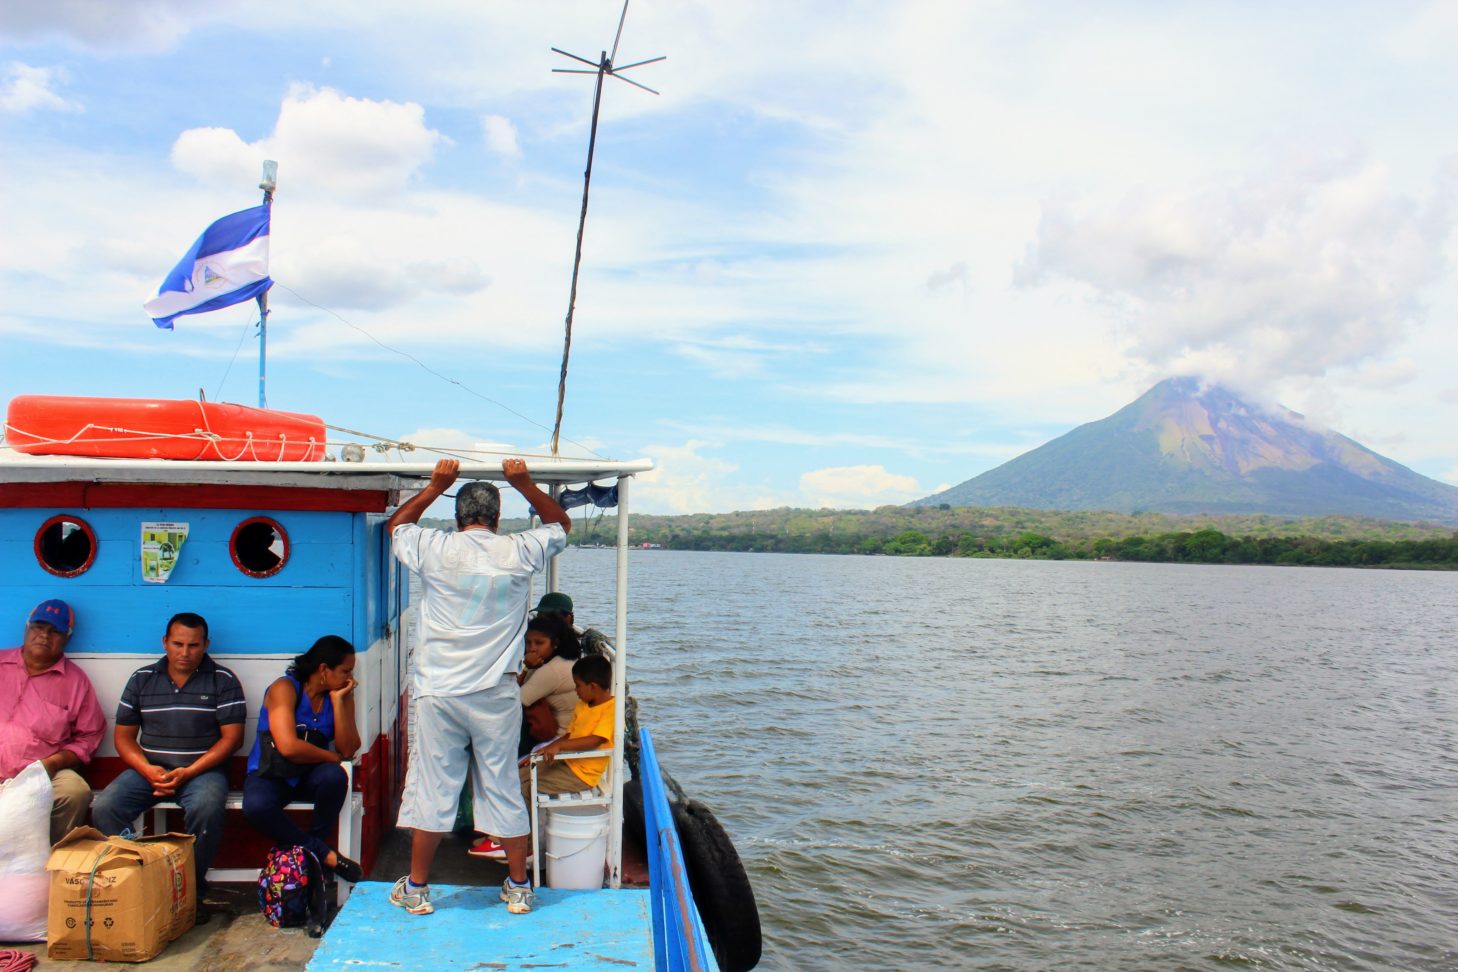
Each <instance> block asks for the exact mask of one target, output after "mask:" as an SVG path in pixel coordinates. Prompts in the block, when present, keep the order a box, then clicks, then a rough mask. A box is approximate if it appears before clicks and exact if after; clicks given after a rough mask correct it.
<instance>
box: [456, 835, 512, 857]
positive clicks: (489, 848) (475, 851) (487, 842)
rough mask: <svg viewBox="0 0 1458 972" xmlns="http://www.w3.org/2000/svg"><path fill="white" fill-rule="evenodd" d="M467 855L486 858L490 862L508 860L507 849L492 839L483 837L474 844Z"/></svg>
mask: <svg viewBox="0 0 1458 972" xmlns="http://www.w3.org/2000/svg"><path fill="white" fill-rule="evenodd" d="M466 853H467V854H470V855H471V856H472V857H484V858H486V859H487V860H490V861H504V860H506V848H505V847H502V846H501V845H500V844H499V843H497V842H496V841H495V840H494V839H493V838H491V837H482V838H481V839H480V840H478V841H477V842H476V843H474V844H472V845H471V849H470V850H468V851H466Z"/></svg>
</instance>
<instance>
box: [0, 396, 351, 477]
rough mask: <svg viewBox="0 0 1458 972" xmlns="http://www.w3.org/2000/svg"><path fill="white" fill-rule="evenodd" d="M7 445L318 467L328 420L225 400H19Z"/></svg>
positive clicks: (10, 413)
mask: <svg viewBox="0 0 1458 972" xmlns="http://www.w3.org/2000/svg"><path fill="white" fill-rule="evenodd" d="M5 441H6V442H7V443H8V444H9V445H10V447H11V448H13V449H14V450H15V451H16V452H23V453H26V454H28V455H49V456H88V457H93V458H101V459H180V460H199V459H202V460H225V461H233V460H242V461H258V462H315V461H318V460H321V459H323V458H324V450H325V447H326V442H325V432H324V422H323V420H322V419H320V418H319V417H318V416H315V415H302V414H299V413H297V412H281V411H278V410H276V409H269V408H250V407H249V406H247V405H230V404H225V403H222V402H194V401H186V400H174V399H150V398H87V397H80V396H63V395H18V396H16V397H15V398H12V399H11V400H10V407H9V409H8V410H7V411H6V415H5Z"/></svg>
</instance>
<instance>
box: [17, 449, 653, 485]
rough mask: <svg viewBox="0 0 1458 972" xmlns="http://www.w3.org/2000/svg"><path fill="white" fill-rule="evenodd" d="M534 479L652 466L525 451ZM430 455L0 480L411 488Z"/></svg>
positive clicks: (134, 462) (180, 465)
mask: <svg viewBox="0 0 1458 972" xmlns="http://www.w3.org/2000/svg"><path fill="white" fill-rule="evenodd" d="M526 462H527V470H528V471H529V472H530V473H531V476H532V479H533V480H534V481H535V482H537V483H544V484H561V485H569V484H573V483H586V482H591V481H594V480H603V479H617V478H619V477H621V476H632V475H634V474H635V473H643V472H648V471H649V470H651V469H652V468H653V461H652V460H651V459H632V460H623V461H618V460H611V459H561V458H545V457H535V458H533V457H526ZM434 468H435V463H434V462H183V461H177V460H169V459H91V458H80V457H75V456H24V457H21V456H14V457H11V458H7V459H6V460H5V461H0V483H57V482H77V481H83V482H93V483H186V484H190V485H196V484H206V485H236V486H312V487H317V488H322V489H387V490H389V489H415V488H418V487H420V486H423V485H424V481H425V480H428V479H430V474H431V470H432V469H434ZM460 478H461V479H463V480H470V479H489V480H495V481H498V482H504V481H505V480H504V478H503V477H502V475H501V463H500V462H475V461H471V460H462V462H461V472H460Z"/></svg>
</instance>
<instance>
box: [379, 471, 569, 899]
mask: <svg viewBox="0 0 1458 972" xmlns="http://www.w3.org/2000/svg"><path fill="white" fill-rule="evenodd" d="M460 465H461V464H460V463H459V462H457V461H456V460H454V459H442V460H441V461H440V462H438V463H436V464H435V470H434V472H433V473H432V474H431V477H430V485H428V486H426V487H425V489H423V490H421V491H420V492H419V493H417V494H416V495H415V496H413V497H411V498H410V499H409V500H408V501H407V502H405V503H404V504H403V505H402V506H401V507H400V508H399V509H398V510H396V511H395V512H394V514H393V515H391V517H390V519H389V521H388V522H387V523H386V524H385V528H386V529H387V530H388V531H389V532H390V536H391V538H392V541H393V543H392V549H393V550H394V552H395V557H396V559H398V560H399V561H400V563H402V564H404V565H405V566H406V567H408V568H410V570H412V571H413V572H415V573H416V574H417V575H418V576H419V577H420V584H421V591H422V596H421V601H420V627H419V632H420V635H419V644H418V646H417V648H416V650H415V679H414V682H413V691H414V694H415V735H414V738H413V740H412V742H413V745H412V746H411V752H410V770H409V772H408V774H407V775H406V777H405V795H404V798H403V800H402V802H401V805H400V820H399V825H400V826H401V827H412V828H414V831H415V832H414V834H412V835H411V842H410V873H409V874H408V875H406V876H405V877H402V878H401V879H400V880H398V881H396V882H395V887H394V889H393V890H392V891H391V892H390V901H391V902H392V903H393V904H397V905H399V906H400V907H402V908H404V909H405V910H406V911H407V912H409V913H410V914H412V915H428V914H430V913H431V912H432V911H434V910H435V906H434V905H432V904H431V903H430V887H429V880H430V866H431V863H432V862H433V861H434V860H435V852H436V849H437V848H438V847H439V846H440V841H441V838H442V837H444V836H445V835H446V834H447V833H448V832H449V831H450V830H451V827H452V825H453V823H454V821H455V816H456V796H457V794H459V793H460V792H461V786H462V784H463V783H464V782H465V779H466V772H467V769H468V764H467V752H466V747H467V746H468V745H469V746H470V747H471V754H472V756H473V759H474V766H473V770H474V771H473V772H472V773H471V781H472V796H473V798H474V809H475V812H476V825H477V827H478V828H480V829H482V830H486V831H488V832H490V833H493V834H496V835H498V836H499V837H500V839H501V843H502V845H503V846H504V847H505V848H506V863H507V870H508V872H509V876H508V877H507V879H506V882H505V883H504V884H503V885H502V886H501V900H502V901H505V902H506V910H507V911H509V912H511V913H512V914H517V915H520V914H525V913H527V912H528V911H531V908H532V904H533V903H534V901H535V900H536V897H535V895H534V894H533V893H532V887H531V883H530V882H529V881H528V880H527V873H526V848H527V837H528V834H529V832H530V829H531V827H530V819H529V818H528V816H527V811H526V806H525V805H524V804H523V803H522V799H521V786H520V783H519V781H518V779H517V770H516V744H517V739H518V737H519V736H520V734H521V695H520V692H519V690H518V688H517V683H516V674H517V672H518V671H519V670H520V668H521V666H522V651H523V648H524V644H525V637H524V636H525V632H526V616H527V608H528V607H529V606H530V604H531V578H532V575H533V574H537V573H540V572H541V571H543V570H546V568H547V562H548V561H549V560H550V559H551V558H552V557H553V556H554V555H555V554H557V553H559V552H561V550H562V549H563V548H564V547H566V545H567V531H568V530H570V529H572V520H571V519H570V518H569V517H568V516H567V512H566V510H564V509H562V507H561V506H560V505H559V504H558V503H557V501H556V500H554V499H552V498H551V497H550V496H548V495H547V494H546V493H543V492H542V491H541V490H540V489H538V488H537V486H536V485H535V484H534V483H533V482H532V478H531V475H530V474H529V473H528V472H527V466H526V463H525V462H523V461H522V460H521V459H507V460H504V461H503V462H502V463H501V471H502V474H503V475H504V476H505V478H506V481H507V482H508V483H510V484H511V486H512V488H513V489H515V490H516V491H517V492H518V493H520V494H521V496H522V498H523V499H525V500H526V501H527V502H528V503H530V504H531V505H532V506H533V507H535V508H536V511H537V515H538V516H539V517H541V519H542V524H543V525H542V526H540V527H537V528H535V529H532V530H527V531H525V532H523V533H516V534H512V535H510V536H499V535H498V534H497V533H496V529H497V526H498V525H499V523H500V520H501V493H500V492H499V491H498V490H497V488H496V487H495V486H494V485H493V484H491V483H485V482H471V483H467V484H466V485H464V486H462V487H461V488H460V490H459V491H458V492H457V494H456V532H454V533H447V532H444V531H441V530H429V529H424V528H422V527H419V526H417V525H416V523H417V521H419V519H420V517H421V515H422V514H423V513H424V512H425V511H426V509H427V508H428V507H429V506H430V504H431V503H434V502H435V501H436V500H437V499H439V498H440V496H441V495H442V494H443V493H445V491H446V490H447V489H449V488H450V487H451V485H452V484H453V483H455V481H456V474H457V473H458V472H459V471H460Z"/></svg>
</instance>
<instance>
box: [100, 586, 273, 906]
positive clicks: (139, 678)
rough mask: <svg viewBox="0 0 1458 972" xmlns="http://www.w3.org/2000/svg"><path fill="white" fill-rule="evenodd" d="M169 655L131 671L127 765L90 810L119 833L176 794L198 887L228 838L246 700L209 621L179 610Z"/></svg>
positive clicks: (105, 828) (124, 703)
mask: <svg viewBox="0 0 1458 972" xmlns="http://www.w3.org/2000/svg"><path fill="white" fill-rule="evenodd" d="M162 647H163V648H164V649H165V650H166V652H167V654H166V656H165V657H163V658H162V660H161V661H158V662H156V663H155V664H152V665H148V666H147V667H146V668H139V669H137V670H136V671H135V672H132V677H131V678H129V679H128V680H127V686H126V688H125V689H123V690H122V696H121V701H120V702H119V703H118V704H117V707H116V732H115V734H114V739H115V742H116V751H117V754H118V755H120V756H121V758H122V761H123V762H124V763H126V764H127V769H126V770H124V771H123V772H122V774H121V776H118V777H117V778H116V779H114V780H112V781H111V785H110V786H108V787H107V788H106V789H105V790H102V791H101V795H100V796H98V797H97V798H96V803H95V805H94V806H92V808H91V819H92V821H93V822H94V823H95V824H96V829H98V830H100V831H101V832H102V833H104V834H119V833H121V832H122V831H123V830H126V829H127V828H129V827H131V826H132V824H133V822H134V821H136V819H137V817H139V816H140V815H141V814H143V813H145V812H146V811H147V810H150V809H151V808H152V807H154V806H156V805H157V804H158V803H161V802H162V801H163V800H173V801H176V803H177V804H178V805H179V806H181V807H182V814H183V818H182V819H183V828H184V830H186V832H187V833H189V834H192V835H193V836H194V837H196V838H197V843H196V844H195V845H194V847H193V851H194V860H195V863H196V864H197V891H198V899H199V900H201V899H202V896H203V894H204V892H205V891H206V890H207V880H206V878H207V873H208V868H209V867H211V866H212V863H213V858H214V857H215V856H217V853H218V847H219V845H220V844H221V843H222V840H223V813H224V810H225V809H226V803H227V799H228V774H227V772H226V767H227V764H228V759H229V758H230V757H231V756H232V755H233V754H234V753H235V752H237V751H238V747H239V746H240V745H241V744H242V742H243V720H244V719H245V718H246V717H247V715H248V705H247V703H246V702H245V701H244V699H243V686H242V684H241V683H240V682H239V681H238V676H236V675H234V674H233V673H232V672H230V671H229V670H228V669H226V668H224V667H223V666H222V665H219V664H218V663H217V662H215V661H213V660H212V658H210V657H208V623H207V622H206V621H204V620H203V618H202V616H201V615H198V614H193V613H192V612H190V611H186V612H183V613H182V614H176V615H173V617H172V619H171V620H169V621H168V622H167V633H166V634H165V635H163V636H162Z"/></svg>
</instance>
